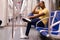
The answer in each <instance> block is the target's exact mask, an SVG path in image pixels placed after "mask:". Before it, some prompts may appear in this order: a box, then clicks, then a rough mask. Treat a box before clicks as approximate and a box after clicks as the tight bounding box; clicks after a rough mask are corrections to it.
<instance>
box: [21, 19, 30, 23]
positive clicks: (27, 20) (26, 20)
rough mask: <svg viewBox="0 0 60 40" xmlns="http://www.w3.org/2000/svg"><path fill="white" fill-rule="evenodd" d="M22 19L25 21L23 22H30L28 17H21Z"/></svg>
mask: <svg viewBox="0 0 60 40" xmlns="http://www.w3.org/2000/svg"><path fill="white" fill-rule="evenodd" d="M22 20H23V21H25V22H31V20H30V19H28V18H22Z"/></svg>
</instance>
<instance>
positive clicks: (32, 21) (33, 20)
mask: <svg viewBox="0 0 60 40" xmlns="http://www.w3.org/2000/svg"><path fill="white" fill-rule="evenodd" d="M29 16H32V14H30V15H29ZM39 20H40V19H39V18H34V19H32V20H31V22H28V24H27V28H26V33H25V35H26V36H28V35H29V31H30V28H31V25H34V26H36V22H37V21H39ZM38 26H39V27H44V24H43V22H42V21H41V22H39V23H38Z"/></svg>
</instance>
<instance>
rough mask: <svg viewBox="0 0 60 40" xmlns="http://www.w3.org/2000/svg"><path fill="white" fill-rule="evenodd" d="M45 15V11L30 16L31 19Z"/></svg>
mask: <svg viewBox="0 0 60 40" xmlns="http://www.w3.org/2000/svg"><path fill="white" fill-rule="evenodd" d="M43 15H45V14H44V13H41V14H37V15H36V16H30V17H28V18H29V19H33V18H38V17H40V16H43Z"/></svg>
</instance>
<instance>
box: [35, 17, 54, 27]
mask: <svg viewBox="0 0 60 40" xmlns="http://www.w3.org/2000/svg"><path fill="white" fill-rule="evenodd" d="M52 17H53V16H51V17H46V18H43V19H41V20H39V21H38V22H37V23H36V27H37V24H38V23H39V22H41V21H42V20H45V19H49V18H52Z"/></svg>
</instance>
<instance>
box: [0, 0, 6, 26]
mask: <svg viewBox="0 0 60 40" xmlns="http://www.w3.org/2000/svg"><path fill="white" fill-rule="evenodd" d="M6 5H7V0H0V20H2V25H1V26H4V25H6V14H7V6H6Z"/></svg>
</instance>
